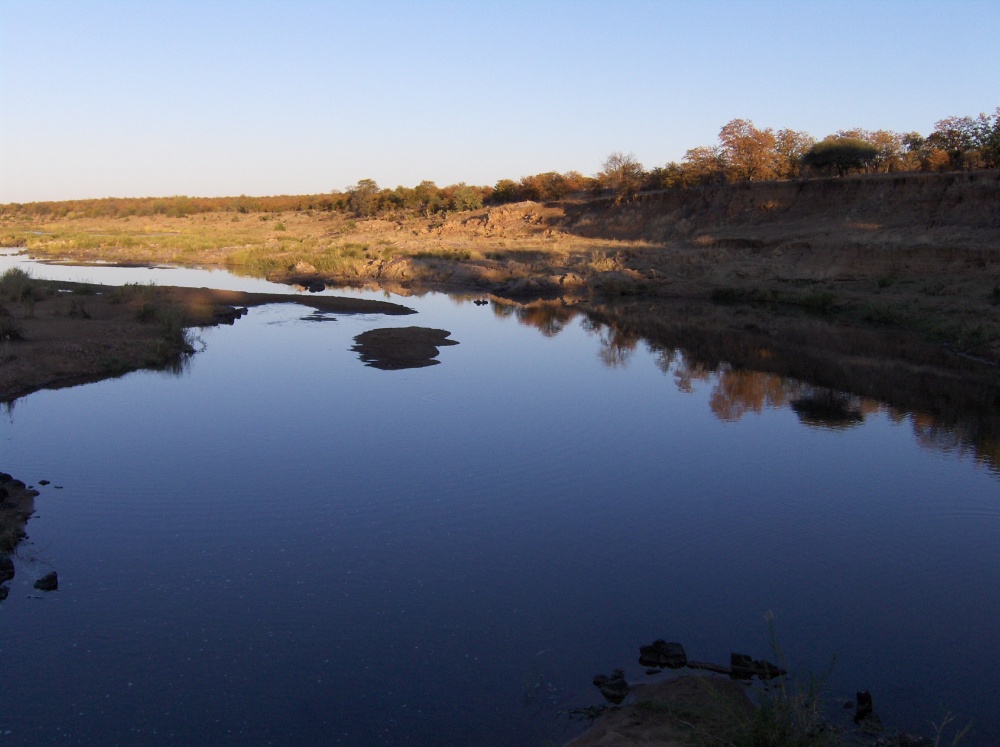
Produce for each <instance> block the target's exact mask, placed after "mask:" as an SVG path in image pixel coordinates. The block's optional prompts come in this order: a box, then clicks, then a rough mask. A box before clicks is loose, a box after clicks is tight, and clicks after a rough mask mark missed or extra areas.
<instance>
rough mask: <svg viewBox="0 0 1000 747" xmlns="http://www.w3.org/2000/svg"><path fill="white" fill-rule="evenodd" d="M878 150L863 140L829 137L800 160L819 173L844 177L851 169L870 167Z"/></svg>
mask: <svg viewBox="0 0 1000 747" xmlns="http://www.w3.org/2000/svg"><path fill="white" fill-rule="evenodd" d="M877 156H878V149H877V148H876V147H875V146H874V145H872V144H871V143H866V142H865V141H864V140H857V139H855V138H849V137H829V138H827V139H826V140H823V141H822V142H819V143H816V144H815V145H814V146H813V147H812V148H810V149H809V152H808V153H806V154H805V156H804V157H803V158H802V163H803V164H804V165H806V166H809V167H810V168H814V169H818V170H819V171H836V172H837V175H838V176H844V175H845V174H847V173H848V172H850V170H851V169H862V168H868V167H870V166H871V164H872V162H873V161H874V159H875V158H876V157H877Z"/></svg>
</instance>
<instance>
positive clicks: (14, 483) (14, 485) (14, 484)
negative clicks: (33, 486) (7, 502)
mask: <svg viewBox="0 0 1000 747" xmlns="http://www.w3.org/2000/svg"><path fill="white" fill-rule="evenodd" d="M7 484H8V485H10V487H11V489H13V490H23V489H24V487H25V486H24V483H23V482H21V481H20V480H8V481H7Z"/></svg>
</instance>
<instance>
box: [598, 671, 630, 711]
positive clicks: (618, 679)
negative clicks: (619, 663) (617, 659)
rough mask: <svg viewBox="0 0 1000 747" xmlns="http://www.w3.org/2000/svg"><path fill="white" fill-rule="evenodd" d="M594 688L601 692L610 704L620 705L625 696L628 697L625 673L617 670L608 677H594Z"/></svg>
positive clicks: (601, 675) (602, 675) (604, 675)
mask: <svg viewBox="0 0 1000 747" xmlns="http://www.w3.org/2000/svg"><path fill="white" fill-rule="evenodd" d="M594 686H595V687H597V689H598V690H600V691H601V695H603V696H604V697H605V698H607V699H608V701H609V702H611V703H614V704H615V705H618V704H619V703H621V702H622V701H623V700H625V696H626V695H628V683H627V682H626V681H625V672H623V671H622V670H621V669H616V670H615V671H614V672H612V673H611V676H610V677H608V676H607V675H606V674H599V675H597V676H596V677H594Z"/></svg>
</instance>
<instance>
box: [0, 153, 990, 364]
mask: <svg viewBox="0 0 1000 747" xmlns="http://www.w3.org/2000/svg"><path fill="white" fill-rule="evenodd" d="M0 244H3V245H8V246H24V247H26V248H27V250H28V251H29V253H31V254H32V255H35V256H44V257H49V258H55V257H59V258H74V259H79V260H101V261H112V262H123V261H128V262H150V263H152V262H172V263H179V264H187V265H210V266H224V267H227V268H229V269H230V270H231V271H233V272H236V273H238V274H244V275H251V276H256V277H266V278H268V279H270V280H276V281H280V282H291V283H299V284H301V285H303V286H306V287H324V286H328V285H342V284H353V285H365V284H372V285H377V286H378V287H380V288H383V289H387V290H391V291H393V292H397V293H401V294H403V295H406V294H408V293H413V292H422V291H425V290H444V291H450V292H456V291H461V292H471V293H477V294H491V295H494V296H497V297H500V298H509V299H518V300H530V299H535V298H564V299H568V300H580V299H601V300H608V299H621V298H642V299H662V298H673V299H678V298H680V299H692V300H714V301H716V302H719V303H725V304H731V305H739V306H753V307H757V308H763V309H774V310H778V311H780V310H782V309H798V310H804V311H806V312H808V313H810V314H813V315H816V316H820V317H823V318H828V319H834V320H841V321H844V322H846V323H851V324H856V325H867V326H875V327H880V328H887V329H905V330H909V331H915V332H917V333H919V334H920V335H921V336H922V337H923V338H924V339H926V340H929V341H931V342H936V343H940V344H945V345H948V346H951V347H953V348H955V349H958V350H961V351H964V352H968V353H970V354H974V355H978V356H981V357H984V358H987V359H990V360H993V361H997V362H1000V252H998V251H997V247H1000V172H996V171H984V172H975V173H956V174H906V175H900V176H897V175H892V174H890V175H879V176H865V177H856V178H846V179H817V180H805V181H798V182H772V183H767V182H760V183H756V182H755V183H744V184H730V185H718V186H712V187H704V188H699V189H689V190H673V191H667V192H661V193H647V194H643V195H641V196H639V197H637V198H636V199H633V200H629V201H616V200H613V199H606V198H584V197H579V198H577V199H571V200H564V201H560V202H554V203H546V204H540V203H533V202H523V203H516V204H508V205H500V206H494V207H489V208H483V209H480V210H474V211H467V212H459V213H450V214H446V215H445V214H437V215H433V216H430V217H413V216H399V217H392V216H383V217H379V218H371V219H361V218H354V217H350V216H347V215H344V214H340V213H336V212H324V211H310V210H302V211H293V212H284V213H260V214H256V213H234V212H218V213H207V214H198V215H191V216H184V217H173V218H171V217H167V216H146V217H139V216H130V217H123V218H91V217H87V216H84V215H67V216H64V217H61V218H59V219H56V220H42V219H38V218H26V217H23V216H20V215H19V214H18V213H17V212H16V211H14V210H0Z"/></svg>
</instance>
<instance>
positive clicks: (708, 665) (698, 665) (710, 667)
mask: <svg viewBox="0 0 1000 747" xmlns="http://www.w3.org/2000/svg"><path fill="white" fill-rule="evenodd" d="M687 665H688V667H689V668H690V669H704V670H706V671H708V672H716V673H717V674H728V675H731V674H732V673H733V670H732V669H730V668H729V667H725V666H723V665H722V664H713V663H712V662H710V661H689V662H688V664H687ZM851 706H852V707H853V706H854V703H853V702H852V703H851Z"/></svg>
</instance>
